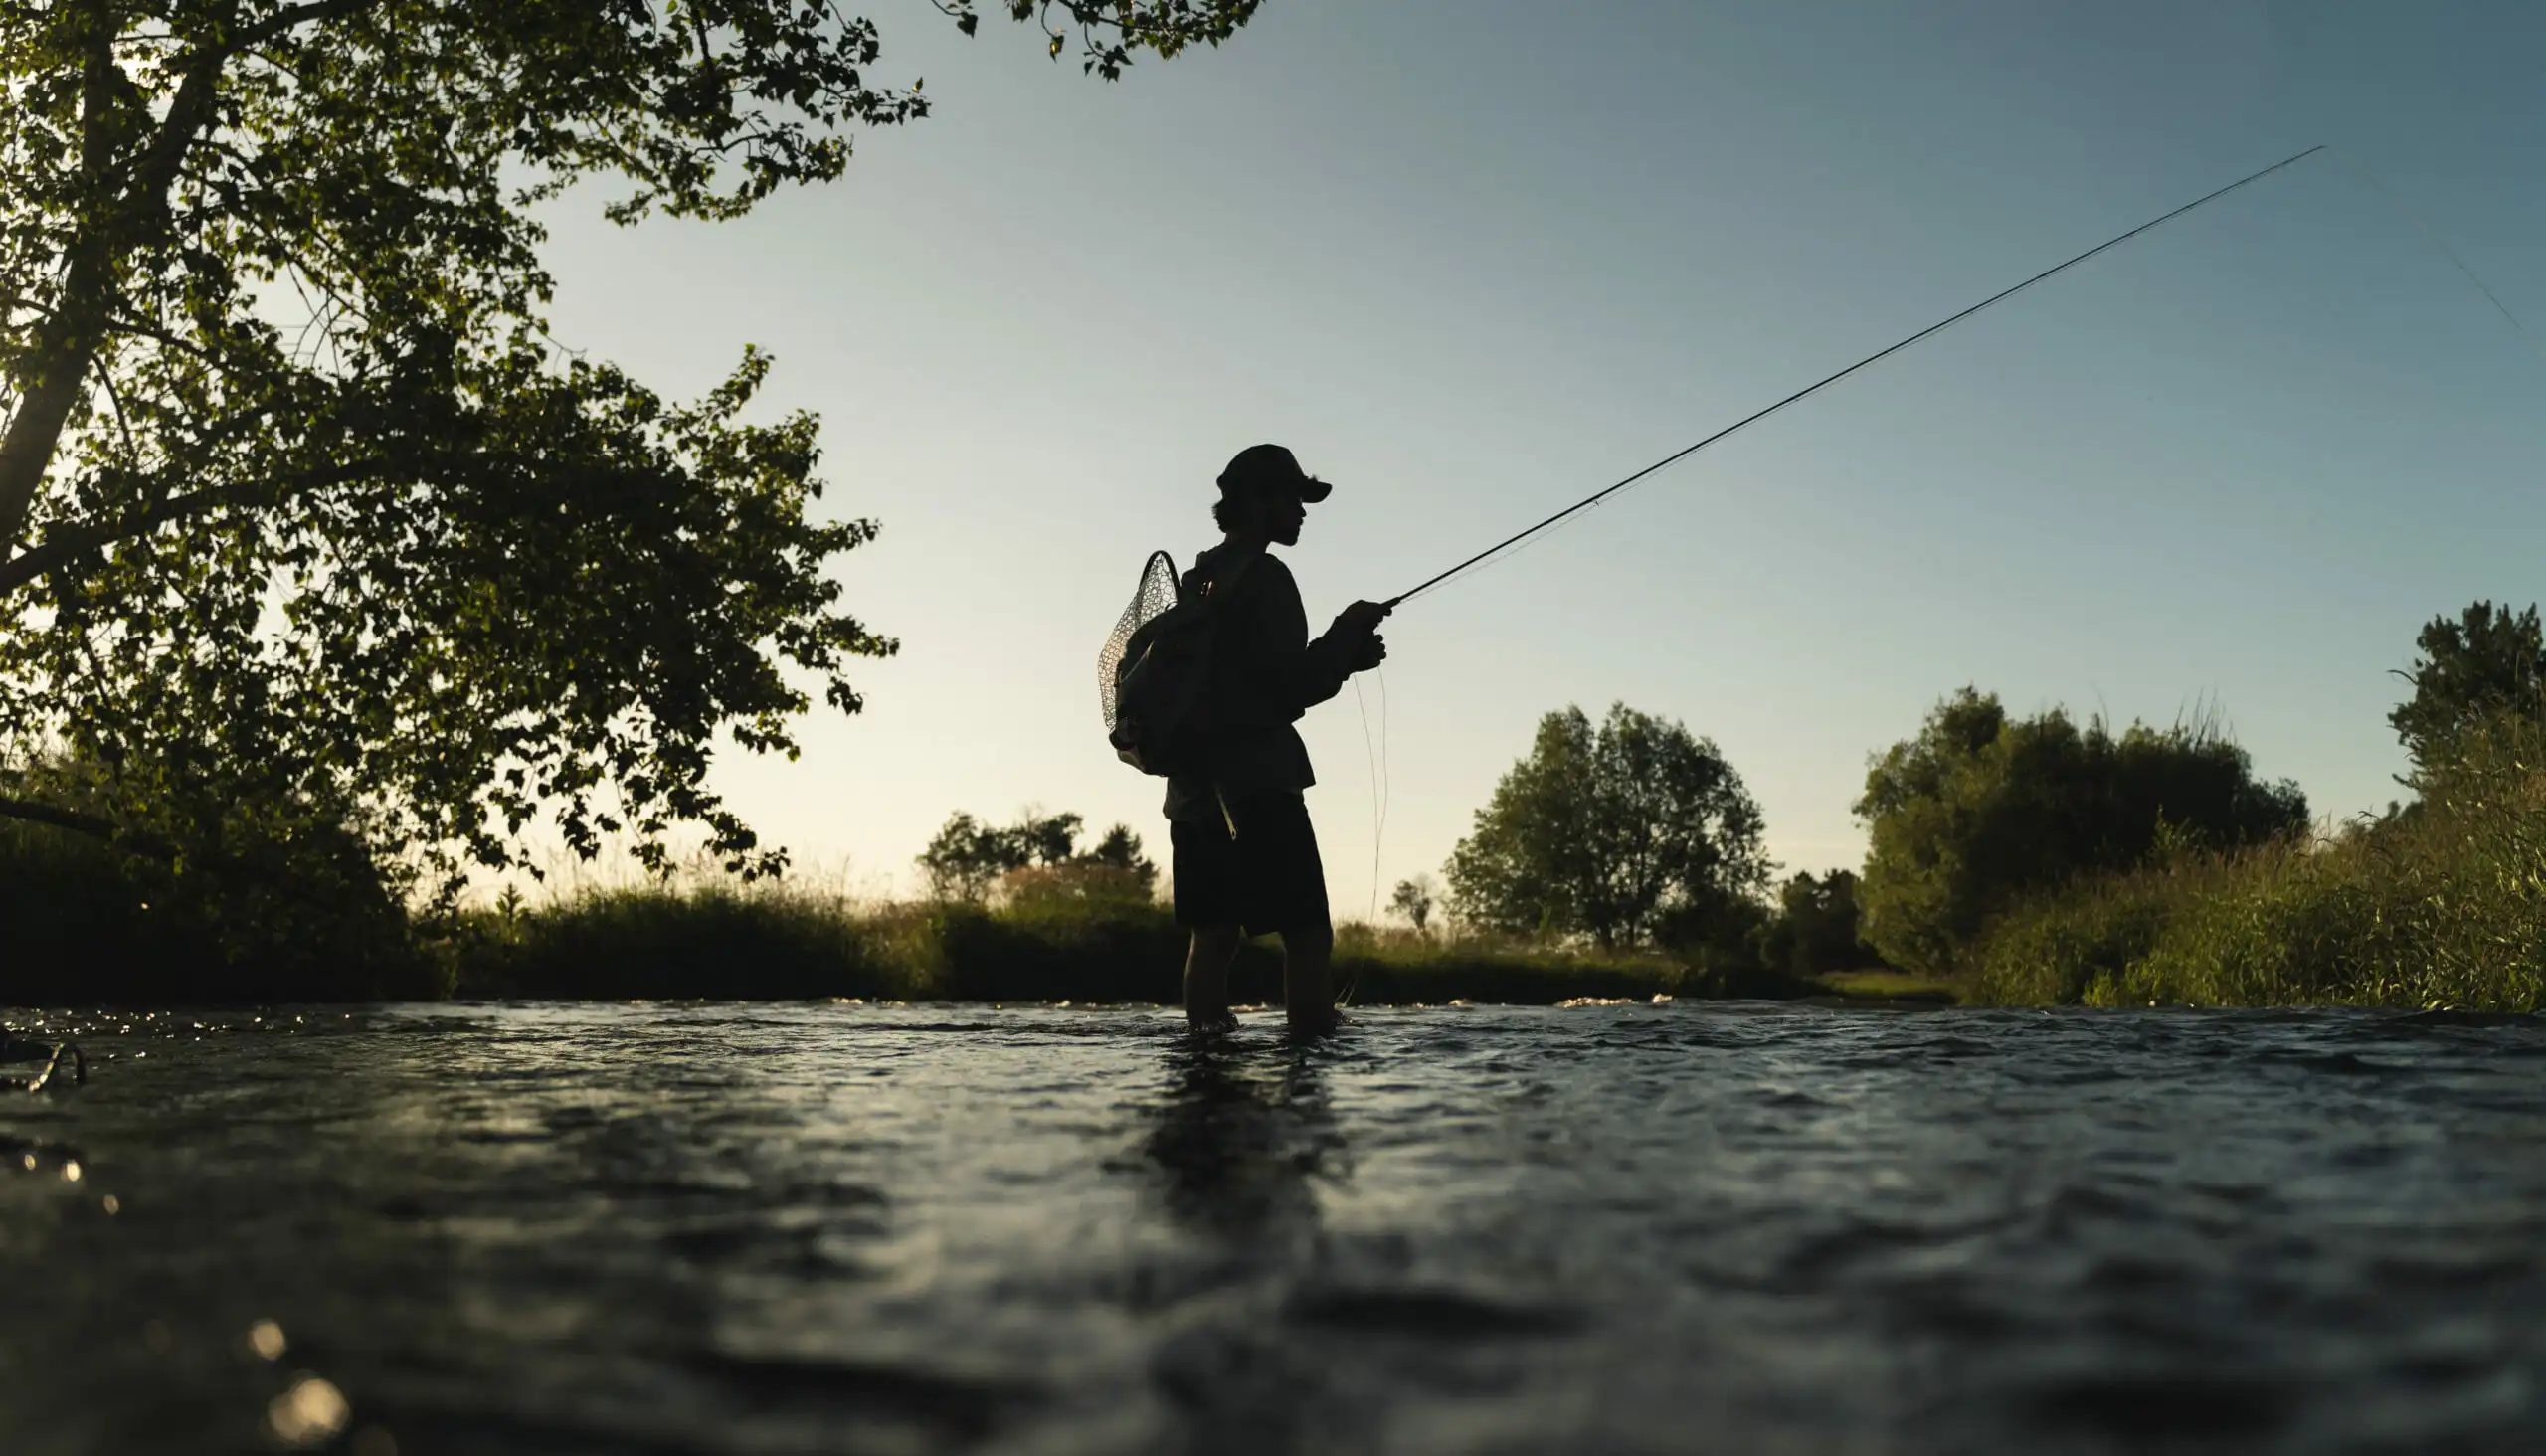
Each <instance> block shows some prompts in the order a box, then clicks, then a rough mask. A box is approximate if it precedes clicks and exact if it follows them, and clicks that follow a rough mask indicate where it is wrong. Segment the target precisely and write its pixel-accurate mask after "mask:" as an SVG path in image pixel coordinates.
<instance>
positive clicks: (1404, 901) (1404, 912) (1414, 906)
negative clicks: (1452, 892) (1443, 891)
mask: <svg viewBox="0 0 2546 1456" xmlns="http://www.w3.org/2000/svg"><path fill="white" fill-rule="evenodd" d="M1439 899H1440V895H1439V893H1438V892H1437V888H1436V886H1435V885H1434V884H1433V881H1432V876H1430V875H1428V874H1418V875H1416V876H1414V877H1413V878H1412V879H1401V880H1398V881H1397V882H1396V888H1395V889H1394V890H1393V891H1391V892H1389V894H1388V912H1389V913H1390V914H1392V915H1397V916H1400V917H1402V918H1403V919H1404V920H1405V922H1406V923H1407V924H1409V925H1411V926H1413V927H1414V933H1415V934H1416V935H1422V934H1424V933H1425V932H1426V931H1427V930H1428V929H1429V927H1430V925H1431V921H1432V907H1433V905H1434V904H1435V903H1436V902H1438V900H1439Z"/></svg>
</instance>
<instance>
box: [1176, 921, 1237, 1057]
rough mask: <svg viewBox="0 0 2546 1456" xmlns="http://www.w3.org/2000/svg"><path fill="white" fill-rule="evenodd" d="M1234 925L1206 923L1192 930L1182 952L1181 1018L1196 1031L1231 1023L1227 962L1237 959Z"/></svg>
mask: <svg viewBox="0 0 2546 1456" xmlns="http://www.w3.org/2000/svg"><path fill="white" fill-rule="evenodd" d="M1237 942H1238V935H1237V927H1236V926H1234V925H1209V926H1201V927H1197V928H1196V929H1195V930H1194V932H1193V945H1192V948H1191V949H1190V950H1188V951H1186V952H1185V955H1184V1019H1185V1020H1186V1021H1187V1022H1189V1023H1191V1025H1192V1027H1193V1029H1194V1030H1196V1031H1211V1030H1217V1029H1219V1028H1221V1027H1224V1026H1230V1025H1234V1024H1235V1023H1236V1021H1237V1018H1236V1017H1235V1016H1233V1015H1231V1014H1229V963H1230V962H1231V961H1234V960H1236V959H1237Z"/></svg>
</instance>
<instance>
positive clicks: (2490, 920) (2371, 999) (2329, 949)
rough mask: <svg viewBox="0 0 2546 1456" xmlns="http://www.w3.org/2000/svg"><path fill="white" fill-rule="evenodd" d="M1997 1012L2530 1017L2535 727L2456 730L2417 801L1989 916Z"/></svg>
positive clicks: (2541, 739)
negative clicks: (2240, 1010)
mask: <svg viewBox="0 0 2546 1456" xmlns="http://www.w3.org/2000/svg"><path fill="white" fill-rule="evenodd" d="M1971 983H1972V984H1971V988H1970V989H1971V994H1972V996H1973V998H1974V999H1975V1000H1979V1001H1992V1002H1998V1003H2017V1004H2050V1003H2085V1004H2089V1005H2147V1004H2151V1003H2159V1004H2182V1003H2190V1004H2196V1005H2285V1004H2301V1003H2326V1004H2357V1005H2389V1006H2410V1007H2416V1008H2433V1007H2452V1008H2457V1009H2464V1010H2484V1011H2523V1012H2525V1011H2535V1010H2537V1009H2538V1008H2539V1004H2540V994H2541V986H2542V985H2546V730H2541V729H2540V728H2538V727H2537V726H2536V725H2534V724H2521V723H2517V722H2513V723H2507V724H2504V725H2501V726H2499V727H2497V728H2495V729H2493V730H2491V731H2488V732H2483V733H2478V734H2474V735H2471V736H2470V737H2469V738H2468V740H2467V741H2466V742H2465V743H2463V744H2462V745H2460V746H2459V749H2458V751H2457V752H2456V753H2455V755H2454V756H2453V757H2452V758H2451V759H2450V760H2449V761H2448V762H2447V763H2446V764H2444V765H2442V766H2441V767H2440V768H2439V769H2438V770H2437V771H2436V772H2434V773H2433V774H2432V775H2431V776H2430V782H2429V783H2427V784H2426V785H2425V793H2424V796H2423V799H2422V801H2421V802H2420V803H2419V804H2417V805H2415V806H2413V807H2412V808H2411V809H2409V810H2407V811H2406V812H2404V813H2402V814H2398V815H2393V816H2390V817H2389V818H2388V819H2384V820H2381V821H2379V822H2377V823H2374V824H2364V825H2357V826H2354V827H2352V828H2350V829H2348V830H2346V831H2345V832H2343V833H2341V834H2339V835H2335V836H2332V837H2330V838H2322V839H2318V840H2315V841H2313V842H2308V843H2291V844H2274V845H2268V846H2265V847H2262V848H2257V849H2253V850H2249V851H2245V852H2242V853H2236V854H2217V853H2202V852H2198V851H2178V852H2175V853H2173V854H2169V855H2166V856H2164V857H2162V858H2161V859H2160V860H2158V861H2157V862H2154V863H2151V864H2150V865H2148V866H2146V867H2144V868H2142V869H2139V870H2137V871H2134V872H2132V873H2129V874H2126V875H2121V876H2116V877H2111V878H2106V879H2101V880H2094V881H2090V882H2087V883H2084V884H2080V885H2076V886H2072V887H2071V888H2070V889H2068V890H2066V891H2064V892H2062V893H2059V894H2056V895H2053V896H2050V897H2048V898H2046V899H2043V900H2040V901H2037V902H2035V903H2034V904H2032V905H2030V906H2027V907H2025V908H2023V909H2021V910H2019V911H2017V912H2016V913H2014V914H2011V915H2009V916H2007V917H2005V918H2004V919H2002V920H2001V921H2000V922H1999V923H1998V924H1997V925H1996V926H1995V927H1994V928H1993V929H1992V931H1991V933H1990V934H1989V935H1988V936H1987V937H1986V939H1985V940H1984V941H1983V943H1982V944H1981V946H1980V947H1979V949H1978V952H1977V954H1976V955H1975V956H1974V958H1973V966H1972V977H1971Z"/></svg>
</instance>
